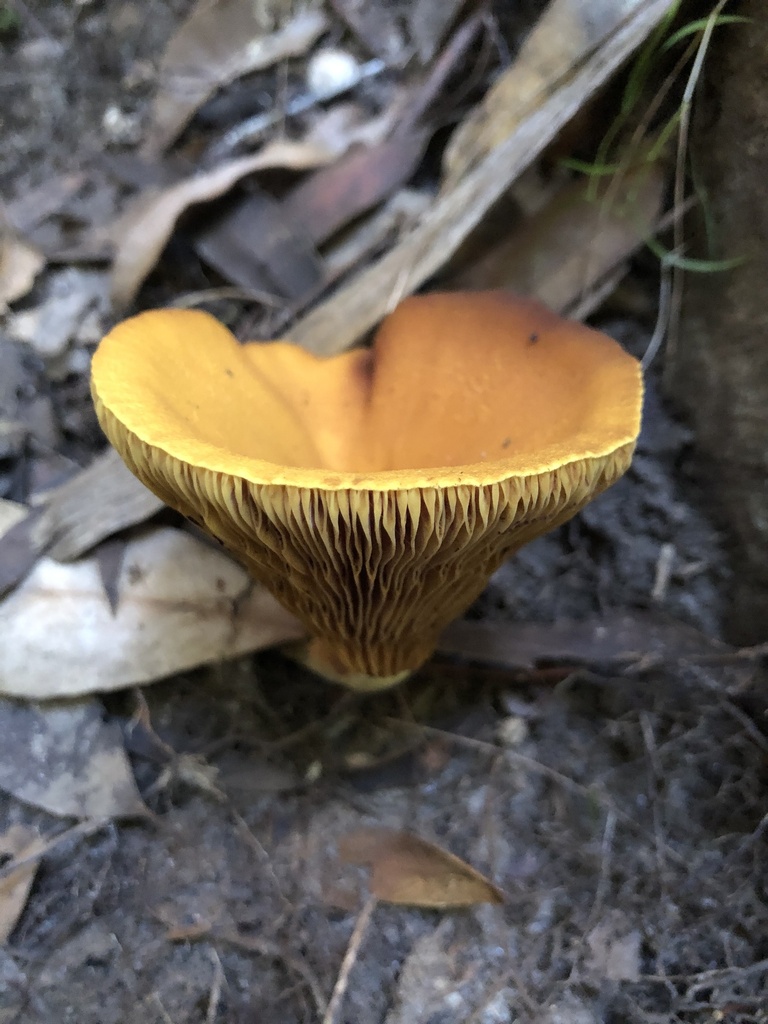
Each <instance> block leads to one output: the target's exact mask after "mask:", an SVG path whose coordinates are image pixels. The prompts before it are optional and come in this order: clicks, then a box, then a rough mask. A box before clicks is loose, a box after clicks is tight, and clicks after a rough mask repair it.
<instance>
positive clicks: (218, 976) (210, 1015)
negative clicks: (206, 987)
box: [205, 946, 224, 1024]
mask: <svg viewBox="0 0 768 1024" xmlns="http://www.w3.org/2000/svg"><path fill="white" fill-rule="evenodd" d="M210 953H211V960H212V961H213V980H212V981H211V994H210V996H209V997H208V1011H207V1013H206V1015H205V1024H214V1022H215V1020H216V1015H217V1014H218V1012H219V1003H220V1002H221V987H222V985H223V984H224V968H223V967H222V965H221V958H220V957H219V954H218V953H217V952H216V950H215V949H214V948H213V946H211V948H210Z"/></svg>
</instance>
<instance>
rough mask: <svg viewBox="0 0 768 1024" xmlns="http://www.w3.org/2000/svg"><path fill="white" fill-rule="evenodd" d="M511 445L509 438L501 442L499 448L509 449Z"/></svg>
mask: <svg viewBox="0 0 768 1024" xmlns="http://www.w3.org/2000/svg"><path fill="white" fill-rule="evenodd" d="M511 444H512V438H511V437H505V438H504V440H503V441H502V442H501V447H502V448H509V446H510V445H511Z"/></svg>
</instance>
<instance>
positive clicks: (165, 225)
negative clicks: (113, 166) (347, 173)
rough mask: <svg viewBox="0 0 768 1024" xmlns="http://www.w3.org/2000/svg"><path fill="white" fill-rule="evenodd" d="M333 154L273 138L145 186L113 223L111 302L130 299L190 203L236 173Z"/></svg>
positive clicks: (316, 161) (215, 192) (302, 165)
mask: <svg viewBox="0 0 768 1024" xmlns="http://www.w3.org/2000/svg"><path fill="white" fill-rule="evenodd" d="M333 157H334V154H333V153H331V152H330V151H329V150H327V149H325V148H322V147H320V146H317V145H312V144H309V143H303V142H273V143H271V144H270V145H268V146H265V147H264V149H262V150H260V151H259V152H258V153H254V154H253V155H252V156H244V157H240V158H238V159H236V160H228V161H227V162H226V163H223V164H220V165H219V166H218V167H215V168H214V169H213V170H210V171H201V172H199V173H198V174H194V175H192V177H189V178H184V179H183V180H182V181H179V182H176V184H174V185H170V186H169V187H167V188H152V189H147V191H145V192H143V193H142V194H141V195H139V196H138V197H137V198H136V199H135V200H134V201H133V202H132V203H131V204H130V205H129V206H128V208H127V209H126V211H125V212H124V213H123V214H122V216H121V217H119V218H118V220H117V222H116V223H115V224H114V225H113V226H112V231H111V235H112V238H113V241H114V246H115V258H114V262H113V265H112V286H111V295H112V301H113V303H114V304H115V306H116V307H118V308H121V307H125V306H127V305H128V304H129V303H130V302H131V301H132V300H133V298H134V297H135V295H136V293H137V292H138V290H139V288H140V287H141V284H142V282H143V281H144V278H145V277H146V276H147V274H149V272H150V271H151V270H152V268H153V267H154V265H155V263H157V261H158V259H159V258H160V254H161V253H162V251H163V249H164V248H165V246H166V243H167V242H168V239H169V238H170V237H171V234H172V232H173V229H174V227H175V226H176V221H177V220H178V219H179V217H180V216H181V215H182V213H184V211H185V210H187V209H189V207H190V206H195V205H196V204H198V203H205V202H210V200H212V199H218V198H219V196H223V195H224V194H225V193H226V192H228V191H229V190H230V189H231V188H232V187H233V186H234V185H235V184H236V183H237V182H238V181H240V179H241V178H244V177H246V175H248V174H254V173H255V172H256V171H263V170H267V169H271V168H276V167H281V168H290V169H291V170H294V171H296V170H308V169H309V168H312V167H320V166H322V165H323V164H325V163H328V161H329V160H331V159H333Z"/></svg>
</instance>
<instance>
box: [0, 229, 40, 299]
mask: <svg viewBox="0 0 768 1024" xmlns="http://www.w3.org/2000/svg"><path fill="white" fill-rule="evenodd" d="M44 266H45V256H44V255H43V254H42V253H41V252H40V251H39V250H38V249H36V248H35V247H34V246H33V245H30V244H29V242H25V241H24V239H23V238H20V237H19V236H18V235H17V234H16V232H15V231H12V230H11V229H10V228H9V227H7V226H6V225H5V224H4V222H3V220H2V218H0V313H2V312H4V311H5V310H6V309H7V308H8V304H9V303H10V302H15V301H16V299H21V298H23V296H25V295H26V294H27V292H28V291H30V289H31V288H32V285H33V284H34V283H35V278H36V277H37V275H38V274H39V273H40V271H41V270H42V269H43V267H44Z"/></svg>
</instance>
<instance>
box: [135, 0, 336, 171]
mask: <svg viewBox="0 0 768 1024" xmlns="http://www.w3.org/2000/svg"><path fill="white" fill-rule="evenodd" d="M327 25H328V21H327V18H326V17H325V15H324V14H323V13H322V12H321V11H320V10H306V11H301V12H300V13H298V14H297V15H296V16H295V17H294V18H292V19H290V20H289V21H287V22H286V23H285V25H283V26H282V27H281V28H279V29H278V30H277V31H276V32H272V33H265V32H264V24H263V22H262V21H261V20H260V18H259V5H258V4H255V3H251V2H250V0H198V2H197V3H196V4H195V6H194V7H193V9H192V12H191V13H190V15H189V17H188V18H187V20H186V21H185V22H184V23H183V24H182V25H181V27H180V28H179V29H178V31H177V32H176V34H175V35H174V36H173V38H172V39H171V41H170V42H169V44H168V46H167V48H166V51H165V53H164V55H163V59H162V62H161V64H160V83H159V87H158V92H157V95H156V97H155V101H154V105H153V108H152V119H151V122H150V126H149V131H148V133H147V138H146V141H145V143H144V154H145V155H146V156H149V157H155V156H157V155H158V154H159V153H160V152H161V151H162V150H163V149H165V148H166V147H167V146H169V145H170V144H171V143H172V142H173V140H174V139H175V138H176V137H177V136H178V135H179V133H180V132H181V131H182V129H183V128H184V127H185V126H186V125H187V123H188V122H189V120H190V119H191V117H192V115H193V114H194V112H195V111H196V110H197V109H198V107H200V106H201V105H202V104H203V103H204V102H205V101H206V100H207V99H208V97H209V96H211V95H212V94H213V93H214V92H215V91H216V89H218V88H220V87H221V86H223V85H226V84H227V83H228V82H232V81H234V79H236V78H239V77H240V76H241V75H246V74H249V73H250V72H253V71H259V70H262V69H264V68H267V67H269V66H270V65H272V64H276V63H277V62H278V61H281V60H284V59H285V58H286V57H293V56H297V55H298V54H302V53H305V52H306V51H307V50H308V49H309V47H310V46H311V45H312V44H313V43H314V42H315V40H316V39H317V38H318V37H319V36H320V35H321V33H322V32H324V31H325V29H326V28H327Z"/></svg>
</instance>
